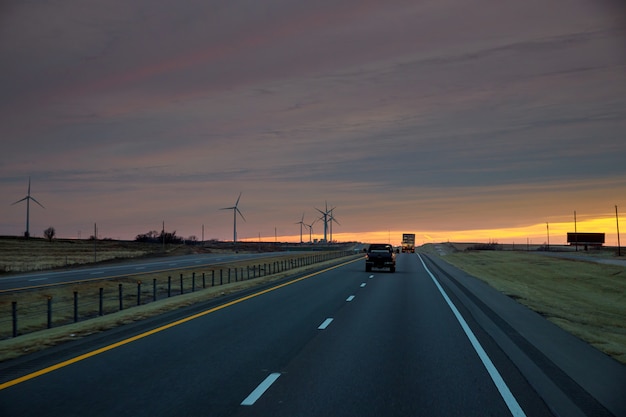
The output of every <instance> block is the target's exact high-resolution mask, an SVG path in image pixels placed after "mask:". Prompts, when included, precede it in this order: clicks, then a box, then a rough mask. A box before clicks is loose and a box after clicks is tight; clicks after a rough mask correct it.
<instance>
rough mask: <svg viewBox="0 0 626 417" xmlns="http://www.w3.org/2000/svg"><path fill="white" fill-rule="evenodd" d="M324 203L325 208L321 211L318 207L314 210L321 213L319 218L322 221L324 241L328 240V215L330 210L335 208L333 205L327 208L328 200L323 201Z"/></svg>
mask: <svg viewBox="0 0 626 417" xmlns="http://www.w3.org/2000/svg"><path fill="white" fill-rule="evenodd" d="M325 204H326V210H324V211H322V210H320V209H318V208H317V207H316V208H315V210H317V211H319V212H320V213H322V217H320V220H322V221H324V243H327V242H328V238H327V236H328V216H329V215H330V214H331V213H332V211H333V210H334V209H335V208H336V207H333V208H331V209H330V210H328V202H325Z"/></svg>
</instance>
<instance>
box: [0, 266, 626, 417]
mask: <svg viewBox="0 0 626 417" xmlns="http://www.w3.org/2000/svg"><path fill="white" fill-rule="evenodd" d="M438 265H439V266H438ZM624 387H626V371H625V367H624V366H623V365H621V364H619V363H617V362H615V361H613V360H611V359H610V358H607V357H606V356H604V355H602V354H600V353H599V352H598V351H597V350H595V349H593V348H591V347H589V346H588V345H586V344H584V343H582V342H581V341H579V340H578V339H575V338H573V337H571V336H569V335H568V334H566V333H565V332H562V331H560V330H559V329H558V328H556V327H555V326H552V325H551V324H550V323H549V322H547V321H546V320H544V319H543V318H541V317H540V316H539V315H536V314H534V313H532V312H530V311H528V310H527V309H525V308H524V307H522V306H520V305H519V304H517V303H515V302H514V301H513V300H511V299H509V298H508V297H505V296H502V295H500V294H499V293H497V292H495V291H493V290H491V289H490V288H489V287H487V286H485V285H484V284H482V283H480V282H479V281H477V280H474V279H472V278H471V277H468V276H466V275H464V274H462V273H461V272H459V271H458V270H455V269H453V268H451V267H448V266H446V265H444V264H443V263H441V261H439V260H437V261H436V264H435V263H433V261H431V260H428V259H427V258H426V257H423V256H422V257H420V256H419V255H417V254H400V255H398V267H397V272H396V273H389V272H386V271H374V272H365V265H364V261H363V260H362V259H359V260H357V261H356V262H349V263H346V264H343V265H341V266H338V267H336V268H333V269H330V270H325V271H321V272H320V273H314V274H309V275H303V276H301V277H298V279H297V280H295V281H291V282H285V283H283V284H281V285H280V286H278V287H274V288H273V289H265V290H263V291H256V292H254V293H248V294H246V295H242V296H241V297H238V298H233V299H228V300H222V301H221V303H215V302H213V303H210V304H207V305H205V306H200V307H199V306H196V307H193V308H190V309H189V310H186V311H177V312H175V313H171V314H170V315H169V316H164V317H160V318H159V319H155V320H151V321H148V322H143V323H140V324H135V325H132V326H129V327H124V328H119V329H116V330H114V331H110V332H105V333H101V334H98V335H94V336H91V337H87V338H85V339H83V340H80V341H76V342H73V343H70V344H66V345H64V346H61V347H56V348H53V349H49V350H47V351H43V352H41V353H38V354H33V355H30V357H28V356H27V357H24V358H21V359H18V360H15V361H10V362H6V363H3V364H0V415H1V416H7V417H8V416H42V415H45V416H86V415H88V416H183V415H184V416H507V415H514V416H524V415H527V416H550V415H561V416H584V415H588V416H610V415H626V412H625V411H626V407H625V402H624V399H623V393H624V392H625V391H624Z"/></svg>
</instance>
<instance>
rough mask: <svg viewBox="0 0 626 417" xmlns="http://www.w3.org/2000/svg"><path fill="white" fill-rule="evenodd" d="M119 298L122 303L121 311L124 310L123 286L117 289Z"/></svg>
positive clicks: (120, 285)
mask: <svg viewBox="0 0 626 417" xmlns="http://www.w3.org/2000/svg"><path fill="white" fill-rule="evenodd" d="M117 293H118V298H119V301H120V311H122V310H123V309H124V297H123V294H122V284H119V285H118V287H117Z"/></svg>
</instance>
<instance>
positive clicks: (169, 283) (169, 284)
mask: <svg viewBox="0 0 626 417" xmlns="http://www.w3.org/2000/svg"><path fill="white" fill-rule="evenodd" d="M171 296H172V276H171V275H169V276H168V277H167V298H170V297H171Z"/></svg>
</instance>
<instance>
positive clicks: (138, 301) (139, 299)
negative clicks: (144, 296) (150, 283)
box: [137, 281, 141, 306]
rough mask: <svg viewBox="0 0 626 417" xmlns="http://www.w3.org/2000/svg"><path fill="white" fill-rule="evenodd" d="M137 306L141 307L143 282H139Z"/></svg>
mask: <svg viewBox="0 0 626 417" xmlns="http://www.w3.org/2000/svg"><path fill="white" fill-rule="evenodd" d="M137 305H138V306H140V305H141V281H137Z"/></svg>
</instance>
